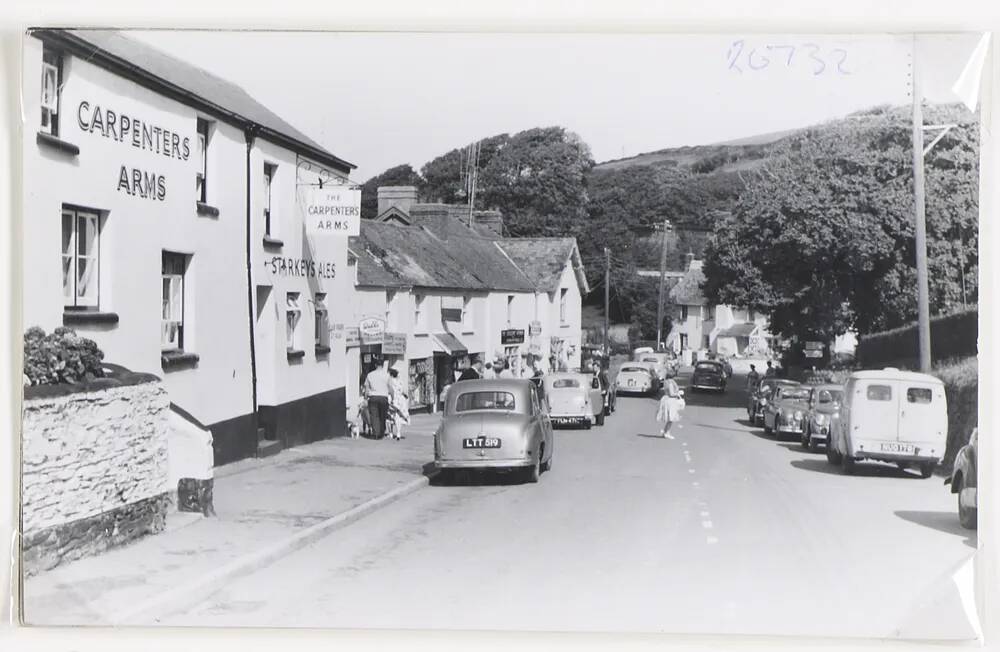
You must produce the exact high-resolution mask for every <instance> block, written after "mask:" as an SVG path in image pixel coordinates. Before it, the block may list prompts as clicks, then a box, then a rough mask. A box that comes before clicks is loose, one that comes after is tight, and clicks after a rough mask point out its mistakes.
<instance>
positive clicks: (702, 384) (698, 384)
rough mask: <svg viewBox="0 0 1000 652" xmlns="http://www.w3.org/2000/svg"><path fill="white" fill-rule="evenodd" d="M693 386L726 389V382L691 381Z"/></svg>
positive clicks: (695, 387)
mask: <svg viewBox="0 0 1000 652" xmlns="http://www.w3.org/2000/svg"><path fill="white" fill-rule="evenodd" d="M691 387H693V388H694V389H725V388H726V385H725V383H723V384H721V385H720V384H718V383H716V384H714V385H713V384H711V383H691Z"/></svg>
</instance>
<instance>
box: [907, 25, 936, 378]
mask: <svg viewBox="0 0 1000 652" xmlns="http://www.w3.org/2000/svg"><path fill="white" fill-rule="evenodd" d="M911 60H912V66H911V68H910V70H911V75H912V89H913V199H914V207H915V209H916V210H915V212H916V230H915V240H916V242H915V244H916V249H917V332H918V335H919V339H920V371H922V372H924V373H927V372H929V371H930V370H931V316H930V291H929V289H928V286H927V222H926V217H925V214H924V211H925V207H924V117H923V107H922V106H921V101H922V100H923V98H922V96H921V91H920V76H919V74H918V72H917V37H916V36H914V37H913V54H912V57H911Z"/></svg>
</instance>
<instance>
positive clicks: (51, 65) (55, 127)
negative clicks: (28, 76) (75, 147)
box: [41, 45, 63, 136]
mask: <svg viewBox="0 0 1000 652" xmlns="http://www.w3.org/2000/svg"><path fill="white" fill-rule="evenodd" d="M62 67H63V57H62V54H61V53H59V52H56V51H55V50H52V49H51V48H50V47H49V46H47V45H45V46H43V47H42V98H41V99H42V122H41V131H42V132H44V133H47V134H50V135H52V136H58V135H59V97H60V95H61V94H62Z"/></svg>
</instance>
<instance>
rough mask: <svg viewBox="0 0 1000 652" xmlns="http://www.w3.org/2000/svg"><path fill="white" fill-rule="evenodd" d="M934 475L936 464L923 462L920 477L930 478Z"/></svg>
mask: <svg viewBox="0 0 1000 652" xmlns="http://www.w3.org/2000/svg"><path fill="white" fill-rule="evenodd" d="M933 474H934V462H922V463H921V464H920V477H921V478H925V479H926V478H929V477H931V475H933Z"/></svg>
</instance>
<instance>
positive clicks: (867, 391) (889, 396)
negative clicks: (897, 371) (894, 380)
mask: <svg viewBox="0 0 1000 652" xmlns="http://www.w3.org/2000/svg"><path fill="white" fill-rule="evenodd" d="M876 388H878V389H885V390H888V394H887V395H886V397H885V398H878V397H875V396H872V390H873V389H876ZM865 399H866V400H868V401H880V402H886V403H888V402H891V401H892V400H893V392H892V385H882V384H868V385H866V386H865Z"/></svg>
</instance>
